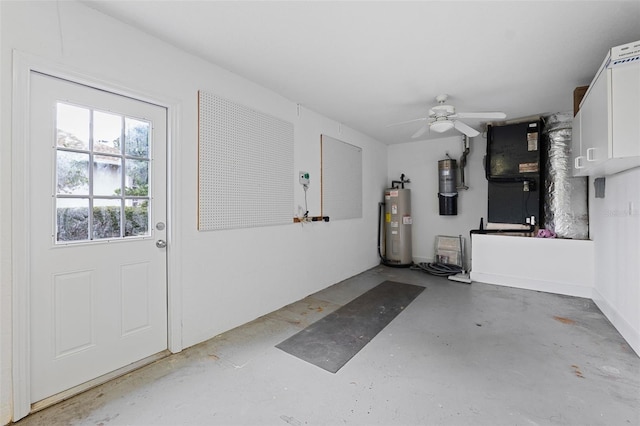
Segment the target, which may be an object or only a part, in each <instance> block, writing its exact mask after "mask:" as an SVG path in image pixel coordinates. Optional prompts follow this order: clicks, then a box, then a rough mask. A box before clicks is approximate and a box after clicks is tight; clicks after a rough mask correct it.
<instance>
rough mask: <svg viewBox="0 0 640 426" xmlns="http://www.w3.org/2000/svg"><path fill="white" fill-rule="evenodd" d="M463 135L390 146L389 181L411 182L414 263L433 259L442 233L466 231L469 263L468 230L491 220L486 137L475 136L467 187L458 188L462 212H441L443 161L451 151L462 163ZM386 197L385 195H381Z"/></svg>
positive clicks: (469, 163)
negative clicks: (440, 165)
mask: <svg viewBox="0 0 640 426" xmlns="http://www.w3.org/2000/svg"><path fill="white" fill-rule="evenodd" d="M462 149H463V148H462V136H451V137H445V138H440V139H434V140H423V141H416V142H409V143H401V144H396V145H391V146H389V150H388V151H389V156H388V170H389V174H388V182H387V185H390V184H391V181H392V180H399V178H400V175H401V174H402V173H404V174H405V175H406V177H407V178H409V179H411V183H410V184H408V185H407V188H410V189H411V216H412V217H413V225H412V226H413V233H412V242H413V258H414V261H415V262H431V261H432V260H433V255H434V244H435V237H436V236H437V235H451V236H458V235H462V236H463V237H464V238H465V241H466V244H467V250H466V253H465V260H466V263H467V265H468V266H470V265H471V262H470V261H469V260H470V259H469V255H470V253H471V252H470V250H469V231H470V230H472V229H478V227H479V225H480V218H484V221H485V223H486V222H487V187H488V185H487V180H486V178H485V174H484V166H483V158H484V155H485V153H486V150H487V140H486V138H484V137H483V136H477V137H475V138H472V139H470V152H469V155H468V157H467V168H466V170H465V180H466V182H467V186H469V189H468V190H459V191H458V214H457V215H456V216H440V214H439V204H438V161H440V160H444V159H446V158H447V157H446V154H447V153H449V155H450V156H451V157H452V158H453V159H455V160H456V161H458V162H459V160H460V156H461V155H462ZM380 198H382V194H381V195H380Z"/></svg>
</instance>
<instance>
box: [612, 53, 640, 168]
mask: <svg viewBox="0 0 640 426" xmlns="http://www.w3.org/2000/svg"><path fill="white" fill-rule="evenodd" d="M611 92H612V96H611V110H612V111H611V113H612V120H613V121H612V123H613V126H612V129H611V130H612V139H611V140H612V142H613V146H612V153H611V154H612V158H625V157H634V156H640V66H639V65H637V64H631V65H623V66H620V67H617V68H613V69H612V70H611Z"/></svg>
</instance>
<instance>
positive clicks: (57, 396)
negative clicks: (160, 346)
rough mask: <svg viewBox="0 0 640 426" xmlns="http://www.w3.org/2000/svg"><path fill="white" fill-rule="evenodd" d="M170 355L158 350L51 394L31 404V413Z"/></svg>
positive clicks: (167, 352)
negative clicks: (155, 352)
mask: <svg viewBox="0 0 640 426" xmlns="http://www.w3.org/2000/svg"><path fill="white" fill-rule="evenodd" d="M168 355H171V352H169V351H168V350H166V349H165V350H164V351H162V352H158V353H157V354H155V355H151V356H149V357H146V358H143V359H141V360H139V361H136V362H134V363H132V364H129V365H126V366H124V367H122V368H119V369H117V370H114V371H112V372H110V373H107V374H103V375H102V376H100V377H96V378H95V379H93V380H89V381H88V382H85V383H82V384H80V385H78V386H74V387H72V388H70V389H67V390H64V391H62V392H60V393H57V394H55V395H51V396H49V397H47V398H45V399H41V400H40V401H37V402H34V403H33V404H31V411H29V414H33V413H35V412H36V411H40V410H43V409H45V408H47V407H51V406H52V405H55V404H57V403H59V402H62V401H64V400H66V399H69V398H71V397H73V396H76V395H78V394H81V393H82V392H86V391H88V390H89V389H91V388H95V387H96V386H100V385H103V384H105V383H107V382H108V381H111V380H113V379H116V378H118V377H121V376H124V375H125V374H128V373H130V372H132V371H134V370H137V369H138V368H142V367H144V366H146V365H149V364H151V363H154V362H156V361H158V360H159V359H162V358H164V357H166V356H168Z"/></svg>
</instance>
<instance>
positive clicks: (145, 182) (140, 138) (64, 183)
mask: <svg viewBox="0 0 640 426" xmlns="http://www.w3.org/2000/svg"><path fill="white" fill-rule="evenodd" d="M56 118H57V121H56V127H57V132H56V137H57V141H56V155H55V161H56V166H55V169H56V192H55V194H56V232H55V235H56V241H57V242H71V241H91V240H101V239H113V238H122V237H136V236H145V235H149V234H150V227H149V220H150V218H149V210H148V209H149V202H150V197H149V194H150V192H149V164H150V158H149V151H150V149H149V147H150V145H149V144H150V139H149V130H150V123H149V122H146V121H141V120H137V119H134V118H130V117H126V116H123V115H119V114H116V113H111V112H103V111H95V110H92V109H90V108H83V107H80V106H75V105H69V104H66V103H63V102H58V104H57V112H56ZM123 140H124V141H125V146H124V147H123V146H122V143H121V141H123Z"/></svg>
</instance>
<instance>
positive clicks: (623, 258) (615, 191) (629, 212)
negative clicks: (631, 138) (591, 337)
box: [589, 168, 640, 355]
mask: <svg viewBox="0 0 640 426" xmlns="http://www.w3.org/2000/svg"><path fill="white" fill-rule="evenodd" d="M605 182H606V184H605V197H604V198H595V197H594V192H595V191H593V178H590V179H589V185H590V187H589V189H590V191H589V192H590V197H589V235H590V236H591V239H592V240H593V241H594V243H595V290H594V297H593V300H594V301H595V302H596V304H597V305H598V307H599V308H600V309H601V310H602V312H603V313H604V314H605V315H606V316H607V317H608V318H609V320H610V321H611V323H612V324H613V325H614V326H615V327H616V328H617V329H618V331H619V332H620V334H622V336H623V337H624V338H625V339H626V340H627V342H628V343H629V344H630V345H631V347H633V349H634V350H635V351H636V353H637V354H638V355H640V262H639V261H640V168H635V169H632V170H628V171H626V172H622V173H618V174H616V175H612V176H607V177H606V181H605Z"/></svg>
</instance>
